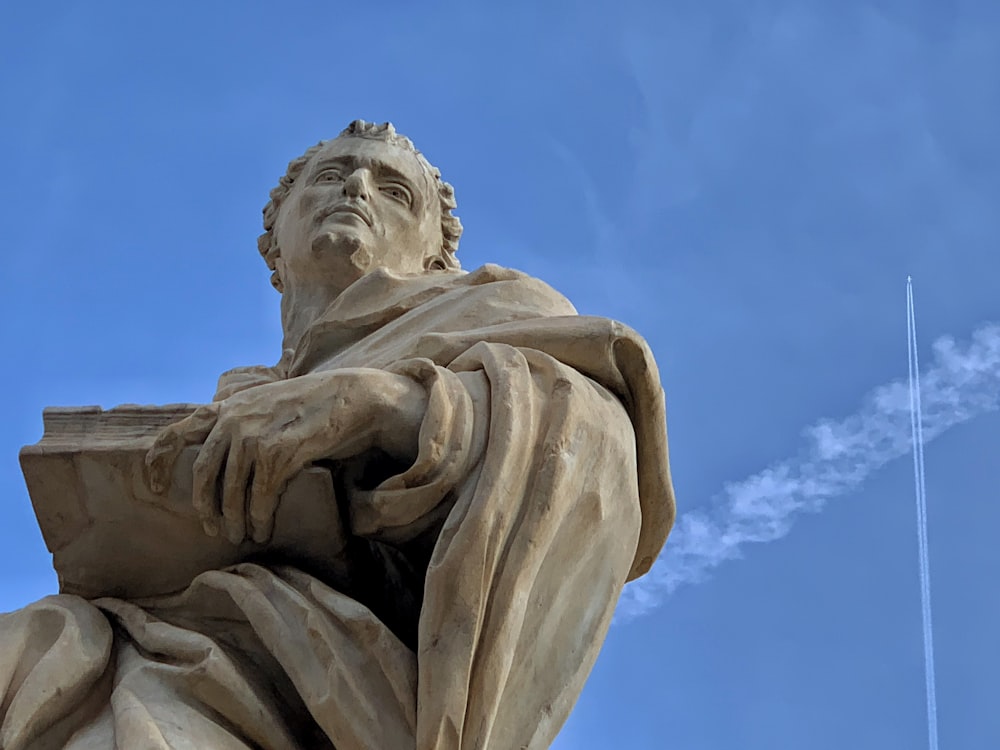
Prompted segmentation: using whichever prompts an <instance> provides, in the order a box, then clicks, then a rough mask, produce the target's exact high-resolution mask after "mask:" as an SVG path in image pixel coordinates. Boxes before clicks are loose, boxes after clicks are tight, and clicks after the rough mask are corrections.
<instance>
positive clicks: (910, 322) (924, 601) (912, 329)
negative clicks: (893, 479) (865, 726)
mask: <svg viewBox="0 0 1000 750" xmlns="http://www.w3.org/2000/svg"><path fill="white" fill-rule="evenodd" d="M906 348H907V354H908V359H907V366H908V369H909V388H910V435H911V438H912V443H913V488H914V493H915V495H916V503H917V546H918V549H919V554H920V612H921V619H922V624H923V632H924V679H925V682H926V686H925V687H926V693H927V738H928V740H927V743H928V748H929V750H938V728H937V687H936V683H935V679H934V624H933V618H932V616H931V573H930V556H929V550H928V544H927V482H926V474H925V472H924V436H923V410H922V409H921V399H920V396H921V394H920V357H919V355H918V353H917V316H916V310H915V308H914V305H913V279H912V278H910V277H909V276H907V277H906Z"/></svg>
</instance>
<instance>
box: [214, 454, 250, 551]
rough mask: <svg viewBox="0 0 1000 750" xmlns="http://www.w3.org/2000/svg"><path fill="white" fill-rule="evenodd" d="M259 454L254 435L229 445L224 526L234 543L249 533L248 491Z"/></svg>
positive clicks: (224, 483) (224, 495)
mask: <svg viewBox="0 0 1000 750" xmlns="http://www.w3.org/2000/svg"><path fill="white" fill-rule="evenodd" d="M256 454H257V450H256V439H255V438H249V437H246V438H242V439H241V440H239V441H237V442H235V443H233V444H231V445H230V446H229V457H228V458H227V459H226V474H225V479H224V480H223V483H222V526H223V529H224V530H225V532H226V538H227V539H228V540H229V541H230V542H232V543H233V544H239V543H240V542H242V541H243V540H244V539H246V536H247V490H248V489H249V487H248V484H249V483H250V481H251V474H253V472H254V459H255V458H256Z"/></svg>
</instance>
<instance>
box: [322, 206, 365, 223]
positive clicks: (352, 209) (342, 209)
mask: <svg viewBox="0 0 1000 750" xmlns="http://www.w3.org/2000/svg"><path fill="white" fill-rule="evenodd" d="M334 214H352V215H354V216H357V217H358V218H360V219H361V220H362V221H364V223H365V224H367V225H368V226H371V225H372V220H371V217H370V216H368V214H367V212H365V211H364V210H362V209H361V207H360V206H356V205H354V204H351V203H339V204H337V205H336V206H333V207H331V208H330V209H328V210H327V211H324V212H323V219H327V218H328V217H330V216H333V215H334Z"/></svg>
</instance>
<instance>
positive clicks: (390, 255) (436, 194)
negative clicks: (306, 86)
mask: <svg viewBox="0 0 1000 750" xmlns="http://www.w3.org/2000/svg"><path fill="white" fill-rule="evenodd" d="M455 205H456V204H455V192H454V190H453V189H452V187H451V185H449V184H448V183H447V182H444V181H443V180H442V179H441V173H440V171H439V170H438V169H436V168H435V167H433V166H431V165H430V163H428V161H427V160H426V159H425V158H424V156H423V155H422V154H421V153H420V152H419V151H417V149H416V148H415V147H414V145H413V143H412V142H411V141H410V139H409V138H407V137H406V136H403V135H400V134H399V133H397V132H396V130H395V129H394V128H393V126H392V125H391V124H389V123H384V124H382V125H376V124H374V123H369V122H365V121H364V120H355V121H354V122H352V123H351V124H350V125H349V126H348V127H347V128H345V129H344V130H343V131H342V132H341V133H340V135H339V136H337V137H336V138H334V139H332V140H328V141H321V142H320V143H318V144H317V145H315V146H313V147H312V148H310V149H309V150H307V151H306V152H305V153H304V154H303V155H302V156H300V157H299V158H297V159H295V160H293V161H292V162H291V163H289V165H288V171H287V172H286V173H285V176H284V177H282V178H281V180H280V181H279V182H278V185H277V187H275V188H274V189H273V190H272V191H271V195H270V200H269V201H268V203H267V205H266V206H265V207H264V233H263V234H262V235H260V238H259V239H258V241H257V246H258V249H259V250H260V253H261V255H262V256H263V257H264V260H265V261H266V262H267V265H268V267H269V268H270V269H271V271H272V274H271V283H272V284H273V285H274V286H275V288H276V289H278V291H281V292H284V291H285V289H286V287H287V286H288V284H289V283H293V284H295V283H319V284H324V283H329V284H330V285H332V287H333V288H346V286H347V285H349V284H350V283H352V282H353V281H355V280H356V279H357V278H360V277H361V276H363V275H364V274H365V273H367V272H368V271H370V270H373V269H375V268H388V269H390V270H393V271H398V272H401V273H419V272H422V271H423V272H431V271H435V270H451V269H457V268H459V263H458V260H457V259H456V258H455V251H456V250H457V248H458V240H459V237H460V236H461V234H462V224H461V222H460V221H459V220H458V217H456V216H453V215H452V209H454V208H455Z"/></svg>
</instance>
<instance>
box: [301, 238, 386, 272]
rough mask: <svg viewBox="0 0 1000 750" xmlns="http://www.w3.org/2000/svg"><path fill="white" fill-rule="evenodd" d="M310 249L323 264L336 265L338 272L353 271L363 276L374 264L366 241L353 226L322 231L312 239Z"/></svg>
mask: <svg viewBox="0 0 1000 750" xmlns="http://www.w3.org/2000/svg"><path fill="white" fill-rule="evenodd" d="M312 250H313V254H314V256H315V257H316V259H317V261H319V262H320V263H322V264H323V265H328V266H334V265H335V266H338V270H339V271H340V273H345V272H346V273H350V272H352V271H353V272H355V273H357V274H358V275H359V276H363V275H364V274H366V273H368V272H369V271H370V270H372V268H373V265H374V264H373V261H374V257H373V255H372V252H371V250H370V249H369V247H368V243H367V242H365V238H364V237H362V236H361V235H360V233H359V232H358V231H357V230H356V229H355V228H354V227H343V228H341V227H338V228H336V229H333V230H331V231H327V232H323V233H322V234H320V235H318V236H317V237H316V239H315V240H313V243H312ZM331 270H332V269H331Z"/></svg>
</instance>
